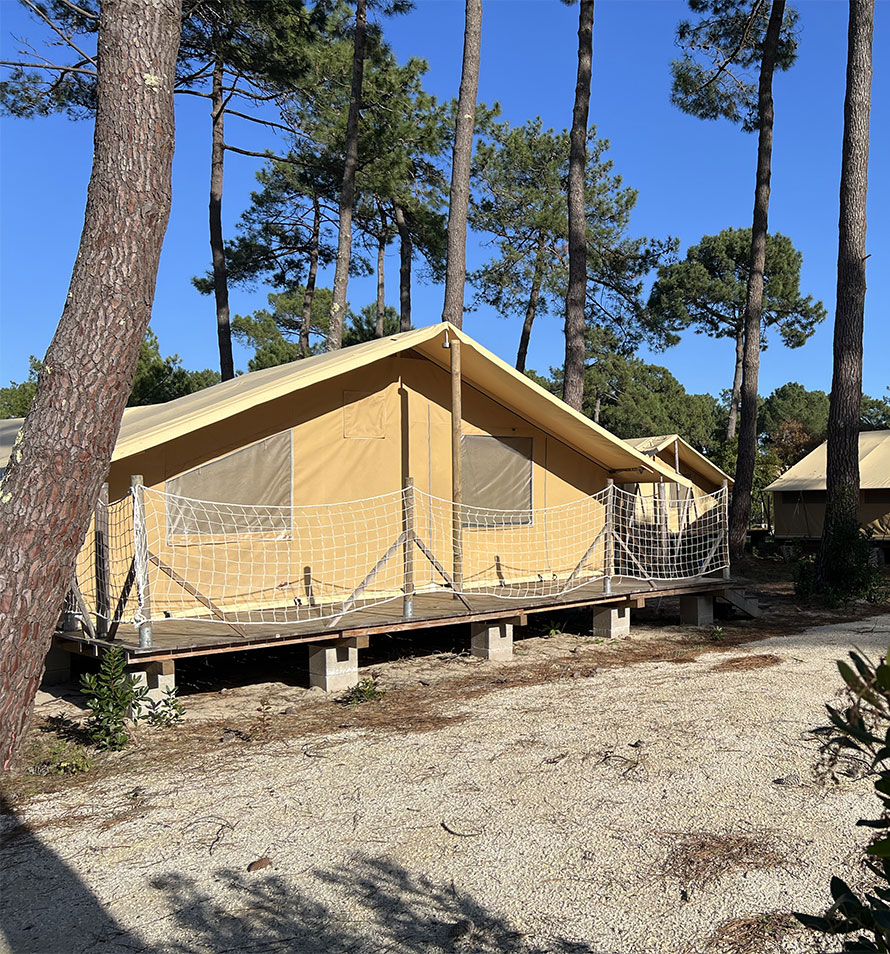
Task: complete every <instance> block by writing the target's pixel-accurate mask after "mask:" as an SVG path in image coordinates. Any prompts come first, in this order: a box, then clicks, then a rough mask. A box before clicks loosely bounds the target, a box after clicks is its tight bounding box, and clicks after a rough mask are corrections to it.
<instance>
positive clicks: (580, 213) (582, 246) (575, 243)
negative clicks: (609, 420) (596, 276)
mask: <svg viewBox="0 0 890 954" xmlns="http://www.w3.org/2000/svg"><path fill="white" fill-rule="evenodd" d="M592 73H593V0H581V12H580V14H579V17H578V78H577V82H576V83H575V108H574V110H573V112H572V131H571V134H570V146H569V287H568V293H567V294H566V325H565V336H566V360H565V368H564V370H563V381H562V399H563V400H564V401H565V402H566V404H568V405H569V406H570V407H573V408H575V410H576V411H580V410H581V404H582V402H583V400H584V358H585V352H586V347H585V330H586V327H587V322H586V318H585V305H586V300H587V220H586V217H585V215H584V205H585V202H584V192H585V189H584V180H585V177H586V175H585V170H586V166H587V118H588V115H589V113H590V80H591V76H592Z"/></svg>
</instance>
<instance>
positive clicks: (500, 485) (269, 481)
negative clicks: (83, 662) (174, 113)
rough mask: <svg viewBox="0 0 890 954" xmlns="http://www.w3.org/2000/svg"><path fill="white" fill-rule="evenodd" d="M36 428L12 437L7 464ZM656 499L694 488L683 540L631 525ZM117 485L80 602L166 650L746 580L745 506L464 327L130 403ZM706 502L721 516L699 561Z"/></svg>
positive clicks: (92, 539) (85, 557) (674, 502)
mask: <svg viewBox="0 0 890 954" xmlns="http://www.w3.org/2000/svg"><path fill="white" fill-rule="evenodd" d="M16 430H17V425H16V423H15V422H6V423H5V425H4V426H3V427H0V442H2V444H3V445H4V449H5V453H6V456H7V457H8V453H9V448H10V447H11V445H12V442H13V440H14V437H15V431H16ZM452 448H457V449H458V450H457V453H456V454H455V453H453V452H452ZM4 463H5V460H4V458H3V455H2V454H0V465H2V464H4ZM133 475H139V478H138V479H137V480H136V481H135V482H133V486H132V487H131V477H132V476H133ZM652 483H655V484H664V485H666V486H673V485H676V487H678V488H679V491H674V490H672V491H671V493H670V495H669V497H670V502H669V509H671V516H670V518H669V526H670V530H668V529H666V527H665V526H664V525H663V524H653V523H651V522H649V521H647V520H645V519H643V520H641V521H639V522H638V526H636V527H632V526H631V524H632V523H633V521H634V517H633V513H632V508H630V507H629V506H628V504H627V502H626V499H627V498H626V495H625V497H622V495H623V494H625V491H623V490H622V489H621V487H622V486H623V485H628V484H634V485H639V486H641V487H642V486H646V485H648V484H652ZM711 485H713V486H715V487H716V483H715V482H714V481H713V480H712V481H711ZM108 487H109V496H108V502H106V501H104V500H102V499H100V501H99V503H98V505H97V509H96V514H95V517H94V521H93V525H92V526H91V528H90V531H89V533H88V535H87V539H86V542H85V544H84V548H83V550H82V552H81V555H80V558H79V561H78V568H77V579H76V585H75V587H74V588H73V591H72V592H73V594H74V597H73V598H75V599H76V608H77V611H78V612H79V614H80V615H82V616H83V617H84V618H85V619H86V618H89V617H94V618H95V619H96V622H97V626H96V628H97V630H98V631H99V635H102V634H103V633H107V632H109V631H111V632H112V633H114V632H115V631H116V630H117V628H118V627H119V626H120V625H123V624H126V623H128V622H132V623H134V624H135V625H136V626H137V627H139V629H140V632H141V633H145V632H147V633H148V637H147V638H148V640H149V641H150V638H151V636H150V625H151V624H152V623H153V622H154V623H161V624H163V623H164V622H165V621H169V620H197V621H204V622H214V623H216V624H217V625H218V624H219V623H224V624H226V625H229V626H231V627H233V628H234V629H236V630H237V631H238V632H239V633H241V634H245V633H246V628H247V627H252V626H254V625H257V626H260V627H266V631H267V632H269V631H270V630H278V629H281V627H282V625H283V624H293V623H304V622H306V621H325V626H326V627H327V628H329V629H330V628H334V627H336V626H337V625H338V624H339V621H340V620H342V619H343V618H344V616H346V615H348V614H350V613H354V612H357V611H358V610H360V609H362V608H367V607H368V606H371V605H380V604H387V603H392V602H393V601H399V603H398V605H399V606H400V607H402V606H404V615H405V616H410V615H411V614H412V613H413V612H414V605H413V601H414V598H415V596H417V597H418V598H419V597H420V596H421V595H423V594H431V595H435V594H438V595H439V596H440V597H441V596H442V594H445V596H446V597H448V598H451V599H454V598H459V599H460V600H461V601H462V602H463V603H464V604H465V606H466V607H467V608H469V607H470V605H471V602H472V600H473V599H474V597H475V596H476V595H478V594H485V595H486V596H488V597H493V598H495V599H498V600H502V601H504V605H507V604H508V603H510V602H511V601H512V602H513V603H514V604H516V603H517V602H518V603H520V604H521V602H522V601H523V600H531V599H540V598H541V597H544V596H553V597H557V596H560V595H562V594H564V593H566V592H569V591H571V590H572V589H573V588H575V587H579V586H583V585H585V584H587V583H589V582H590V581H591V580H602V579H603V578H604V577H605V578H607V579H611V576H612V575H616V574H617V573H618V571H619V569H620V571H621V575H627V576H630V577H633V578H636V579H651V578H659V579H680V578H683V579H689V578H696V577H700V576H702V575H704V574H706V573H710V572H713V571H716V570H719V569H721V568H722V567H725V566H727V560H726V555H725V510H726V499H725V491H720V490H719V489H718V490H717V493H716V495H715V496H713V497H711V498H707V499H708V501H709V502H708V503H707V504H706V503H705V499H706V491H705V488H704V485H701V486H700V487H699V486H698V485H693V483H692V481H691V480H690V479H689V478H687V477H686V476H685V475H684V474H683V473H678V472H677V471H676V470H675V469H674V467H673V466H671V465H670V464H668V463H666V462H665V461H664V460H663V459H662V458H661V457H660V456H658V455H657V454H656V455H653V456H647V455H646V454H644V453H641V452H639V451H638V450H637V449H634V448H633V447H630V446H628V445H627V444H626V443H624V442H622V441H621V440H619V439H618V438H616V437H614V436H613V435H612V434H610V433H609V432H608V431H606V430H605V429H604V428H602V427H599V426H598V425H596V424H594V423H593V422H591V421H590V420H589V419H588V418H586V417H584V416H583V415H582V414H580V413H578V412H576V411H574V410H572V409H571V408H569V407H568V406H567V405H566V404H564V403H563V402H562V401H560V400H558V399H557V398H555V397H554V396H553V395H551V394H550V393H548V392H547V391H546V390H544V389H543V388H541V387H539V386H538V385H537V384H535V383H534V382H532V381H531V380H530V379H529V378H527V377H526V376H524V375H522V374H520V373H518V372H517V371H515V370H514V369H513V368H511V367H510V366H509V365H507V364H506V363H504V362H503V361H501V360H500V359H499V358H497V357H496V356H495V355H493V354H492V353H490V352H489V351H487V350H486V349H485V348H483V347H482V346H480V345H479V344H477V343H476V342H475V341H473V340H472V339H471V338H469V337H468V336H467V335H465V334H464V333H463V332H461V331H459V330H458V329H457V328H455V327H453V326H452V325H449V324H447V323H443V324H438V325H433V326H429V327H426V328H421V329H418V330H415V331H409V332H405V333H402V334H398V335H393V336H390V337H387V338H383V339H379V340H375V341H371V342H368V343H365V344H362V345H357V346H354V347H352V348H346V349H343V350H341V351H336V352H329V353H326V354H321V355H317V356H315V357H310V358H308V359H305V360H302V361H298V362H294V363H291V364H287V365H282V366H279V367H274V368H268V369H265V370H261V371H256V372H253V373H250V374H245V375H242V376H240V377H237V378H235V379H234V380H231V381H226V382H223V383H221V384H217V385H215V386H213V387H210V388H207V389H206V390H203V391H200V392H197V393H195V394H190V395H187V396H185V397H182V398H179V399H177V400H174V401H171V402H169V403H167V404H162V405H155V406H150V407H136V408H128V409H127V411H126V412H125V414H124V419H123V422H122V426H121V429H120V434H119V437H118V441H117V444H116V447H115V450H114V455H113V458H112V463H111V469H110V472H109V475H108ZM687 492H689V493H691V494H693V495H694V497H695V499H696V500H701V501H702V507H701V509H702V513H703V514H704V513H708V512H710V519H707V520H706V519H699V521H698V522H697V523H696V525H695V526H691V527H690V528H689V529H688V533H687V534H686V537H685V538H683V539H682V546H681V541H680V539H679V538H682V537H683V533H682V532H681V531H682V530H684V527H683V526H682V519H683V518H681V517H679V516H678V514H679V512H680V510H681V509H682V507H683V503H682V502H683V501H684V500H686V499H687ZM721 493H722V494H723V496H721ZM699 494H700V495H701V496H699ZM455 497H458V498H460V502H459V503H455V502H454V501H455ZM621 514H624V515H625V517H624V519H625V525H624V526H623V528H622V531H621V533H620V534H619V533H617V522H618V520H619V518H620V517H621ZM655 554H657V559H656V558H655V556H654V555H655ZM606 586H607V587H608V583H606ZM606 592H610V591H609V590H608V589H606ZM489 602H490V601H489ZM399 611H400V612H401V611H402V610H401V609H400V610H399Z"/></svg>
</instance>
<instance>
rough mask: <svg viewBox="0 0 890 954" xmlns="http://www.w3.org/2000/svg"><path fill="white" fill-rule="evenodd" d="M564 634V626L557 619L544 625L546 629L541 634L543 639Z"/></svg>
mask: <svg viewBox="0 0 890 954" xmlns="http://www.w3.org/2000/svg"><path fill="white" fill-rule="evenodd" d="M564 632H565V624H564V623H562V622H560V620H558V619H551V620H549V621H548V623H547V624H546V629H545V630H544V632H543V633H541V637H542V638H543V639H553V637H554V636H562V634H563V633H564Z"/></svg>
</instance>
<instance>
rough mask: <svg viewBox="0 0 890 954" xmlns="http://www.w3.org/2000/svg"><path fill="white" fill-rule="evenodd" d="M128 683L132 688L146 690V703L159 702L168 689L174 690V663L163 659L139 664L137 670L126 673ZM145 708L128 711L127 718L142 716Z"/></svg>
mask: <svg viewBox="0 0 890 954" xmlns="http://www.w3.org/2000/svg"><path fill="white" fill-rule="evenodd" d="M127 675H128V676H129V678H130V682H132V683H133V685H134V686H145V688H146V689H148V695H147V696H146V697H145V701H146V702H148V703H155V702H160V701H161V700H162V699H163V698H164V696H165V695H166V693H167V690H168V689H175V688H176V663H175V661H174V660H172V659H165V660H163V661H161V662H149V663H141V664H139V665H138V668H133V669H130V670H128V671H127ZM145 708H146V706H145V705H142V706H140V707H139V710H140V711H139V712H138V713H137V712H134V711H132V710H131V711H130V712H129V713H128V717H129V718H131V719H132V718H133V717H134V716H137V717H138V716H141V715H144V714H145V712H144V710H145Z"/></svg>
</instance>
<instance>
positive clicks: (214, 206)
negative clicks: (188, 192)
mask: <svg viewBox="0 0 890 954" xmlns="http://www.w3.org/2000/svg"><path fill="white" fill-rule="evenodd" d="M224 75H225V69H224V67H223V63H222V60H219V59H218V60H217V61H216V63H215V64H214V66H213V80H212V83H211V90H210V104H211V105H210V109H211V113H210V115H211V128H212V134H211V148H210V253H211V256H212V260H213V295H214V298H215V300H216V336H217V339H218V341H219V373H220V377H221V378H222V379H223V381H229V380H231V379H232V378H234V377H235V363H234V359H233V358H232V327H231V324H230V322H229V277H228V273H227V271H226V255H225V247H224V245H223V230H222V197H223V165H224V163H225V154H226V146H225V118H226V112H225V94H224V93H223V78H224Z"/></svg>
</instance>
